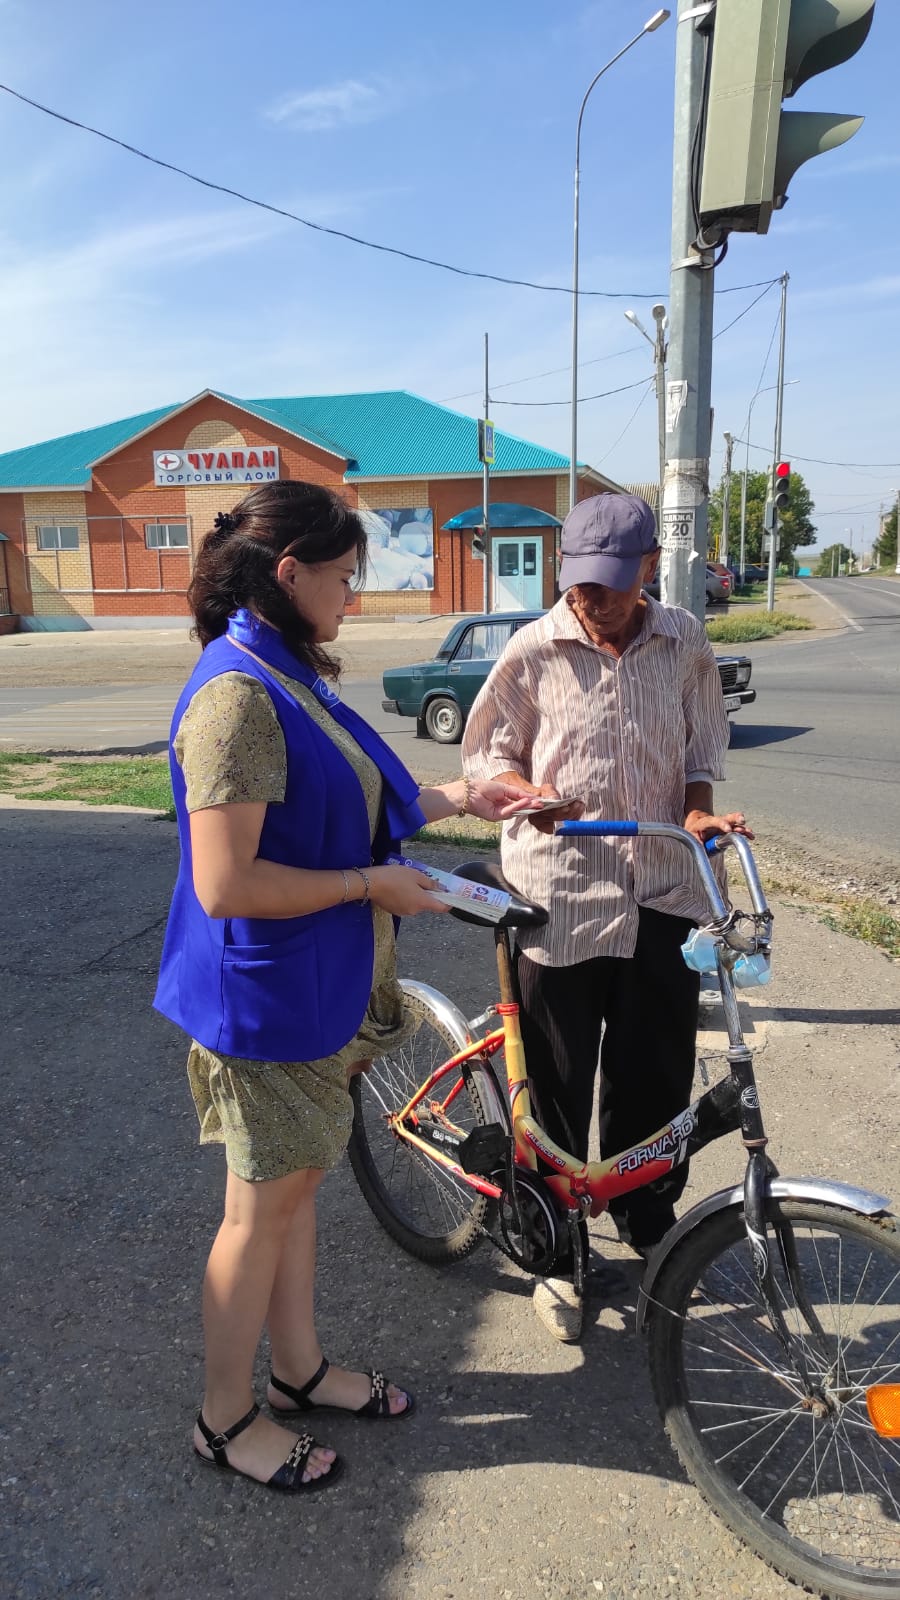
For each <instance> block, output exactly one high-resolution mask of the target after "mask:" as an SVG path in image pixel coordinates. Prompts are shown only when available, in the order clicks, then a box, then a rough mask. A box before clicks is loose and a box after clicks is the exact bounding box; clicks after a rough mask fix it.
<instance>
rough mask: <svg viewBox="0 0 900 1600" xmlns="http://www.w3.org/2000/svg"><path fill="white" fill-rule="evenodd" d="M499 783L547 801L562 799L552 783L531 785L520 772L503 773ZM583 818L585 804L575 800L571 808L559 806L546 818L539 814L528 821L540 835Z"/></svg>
mask: <svg viewBox="0 0 900 1600" xmlns="http://www.w3.org/2000/svg"><path fill="white" fill-rule="evenodd" d="M497 781H498V782H499V783H508V784H509V785H510V787H511V788H513V789H521V790H522V791H523V792H524V793H525V794H533V795H539V796H540V797H541V798H543V799H546V800H558V799H559V797H560V796H559V790H558V789H556V788H554V786H553V784H552V783H541V784H537V783H529V781H528V779H527V778H523V777H522V776H521V774H520V773H518V772H501V773H500V774H499V776H498V780H497ZM583 816H584V802H583V801H581V800H573V802H572V804H571V805H570V806H559V807H557V808H556V809H555V810H553V811H548V812H547V814H546V816H541V815H540V814H539V813H538V814H536V815H535V816H533V817H529V818H528V821H529V822H531V823H533V824H534V826H535V827H536V828H537V830H538V833H552V832H553V830H554V828H555V827H556V824H557V823H558V822H577V821H578V818H579V817H583Z"/></svg>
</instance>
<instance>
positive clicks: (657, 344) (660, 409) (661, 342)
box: [653, 305, 666, 541]
mask: <svg viewBox="0 0 900 1600" xmlns="http://www.w3.org/2000/svg"><path fill="white" fill-rule="evenodd" d="M653 320H654V322H655V323H656V338H655V340H654V342H653V359H654V363H655V366H656V432H657V438H658V440H659V506H658V507H657V512H656V532H657V536H658V538H659V539H660V541H662V503H663V491H664V489H665V486H666V335H665V326H666V308H665V306H661V305H660V306H654V307H653Z"/></svg>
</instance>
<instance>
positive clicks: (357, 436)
mask: <svg viewBox="0 0 900 1600" xmlns="http://www.w3.org/2000/svg"><path fill="white" fill-rule="evenodd" d="M495 452H496V453H495V462H494V466H493V467H492V469H491V470H492V499H494V498H496V500H498V501H502V502H505V503H512V504H513V505H518V506H523V507H532V508H534V509H535V510H536V511H538V512H540V513H543V514H545V515H544V517H543V518H541V519H539V518H535V519H534V520H535V524H537V523H538V522H539V521H543V522H544V523H545V524H549V525H544V526H535V527H534V528H531V527H529V526H528V519H527V516H526V517H525V519H524V523H523V522H522V520H521V518H517V524H518V525H517V526H516V528H515V530H514V531H513V532H509V531H505V530H498V531H497V532H496V533H494V534H493V545H494V548H493V549H492V550H491V552H490V558H491V563H492V571H493V573H494V575H495V577H496V578H497V580H498V587H497V589H496V593H497V597H498V604H499V603H500V601H501V600H504V601H505V603H507V604H508V603H513V604H515V603H521V604H523V605H525V604H533V603H535V597H536V603H537V604H547V603H549V602H550V601H551V600H552V597H553V585H554V577H555V570H556V540H557V537H558V530H557V528H556V527H555V525H554V519H556V518H558V517H561V516H562V515H564V514H565V510H566V508H567V506H568V465H569V464H568V460H567V458H566V457H565V456H561V455H559V454H557V453H556V452H555V451H553V450H546V449H544V448H543V447H542V446H540V445H535V444H529V443H528V442H527V441H525V440H522V439H517V438H514V437H513V436H511V435H509V434H505V433H501V432H499V431H498V432H497V434H496V442H495ZM274 477H282V478H293V479H306V480H307V481H311V482H315V483H321V484H324V485H327V486H328V487H329V488H332V489H335V490H337V491H338V492H339V493H341V494H343V495H344V496H345V497H346V498H347V499H348V500H349V501H350V503H351V504H352V505H354V506H355V507H357V508H358V509H359V510H360V511H362V512H363V513H365V514H366V521H367V524H368V526H369V528H370V548H371V549H372V553H373V563H372V566H373V573H372V577H371V580H370V586H369V587H368V588H367V590H366V592H364V593H363V594H362V595H361V596H360V598H359V601H358V602H357V604H358V607H359V609H360V610H361V611H362V613H363V614H376V615H377V614H381V615H389V616H394V615H397V614H400V613H405V612H422V613H429V612H433V613H445V612H454V611H467V610H469V611H479V610H480V609H481V605H482V586H483V571H484V568H483V563H482V561H481V560H480V559H477V558H476V557H475V556H474V555H473V550H472V534H471V532H465V531H461V530H460V531H453V532H445V531H443V529H444V524H445V523H446V522H448V521H449V520H450V518H452V517H455V516H457V515H458V514H459V513H460V512H463V511H465V510H467V509H469V508H470V507H472V506H473V505H476V504H478V503H480V500H481V465H480V462H479V459H478V433H477V424H476V423H475V422H474V421H473V420H472V418H471V417H466V416H462V415H460V414H459V413H458V412H455V411H450V410H448V409H447V408H446V407H444V406H438V405H434V404H432V403H431V402H430V401H426V400H422V399H419V398H418V397H417V396H415V395H412V394H408V393H406V392H405V391H403V390H396V391H388V392H385V393H379V394H355V395H354V394H351V395H325V396H318V397H300V398H293V399H290V398H289V399H276V400H240V399H237V398H235V397H234V396H231V395H224V394H218V393H214V392H212V391H210V390H207V391H205V392H204V393H203V394H199V395H197V396H196V397H195V398H194V399H192V400H189V401H187V402H186V403H184V404H180V405H175V406H167V407H163V408H161V409H160V410H157V411H149V412H145V413H143V414H142V415H140V416H135V417H126V418H124V419H122V420H121V421H119V422H112V423H108V424H106V425H105V426H103V427H99V428H88V429H86V430H84V431H83V432H80V433H75V434H68V435H66V436H65V437H64V438H61V439H51V440H49V441H47V442H46V443H43V444H37V445H30V446H27V447H25V448H23V449H19V450H12V451H9V452H7V453H6V454H5V455H0V610H2V608H3V601H4V598H5V600H6V626H7V627H9V626H15V625H21V626H22V627H23V628H35V627H37V628H66V627H94V628H98V627H99V628H102V627H123V626H124V627H129V626H136V627H140V626H164V625H166V624H167V623H169V624H171V623H172V622H174V621H181V620H182V619H183V618H185V617H186V616H187V614H188V608H187V600H186V590H187V585H188V580H189V575H190V569H191V560H192V554H193V552H194V550H195V549H196V548H197V545H198V543H199V541H200V540H202V538H203V536H204V534H205V533H206V532H207V531H208V530H209V528H210V527H211V526H212V521H213V517H214V515H215V513H216V512H217V511H224V510H229V509H230V508H231V507H232V506H233V505H235V504H236V503H237V501H238V500H239V499H241V497H242V496H243V495H244V494H246V493H247V492H248V490H249V488H250V487H252V486H253V485H254V484H255V483H258V482H261V481H266V480H267V479H271V478H274ZM617 488H618V485H616V484H614V483H612V482H611V481H610V480H609V479H608V478H604V477H602V476H601V475H600V474H599V473H596V472H594V471H592V470H591V469H590V468H588V467H585V468H583V469H582V472H581V474H580V489H581V493H582V494H583V495H587V494H598V493H601V492H603V491H606V490H613V491H614V490H616V489H617ZM547 514H549V515H547ZM4 565H5V573H4ZM519 574H521V576H517V575H519ZM516 582H519V584H520V590H519V591H516ZM504 584H505V585H506V587H505V588H504V587H503V585H504ZM510 585H512V587H510ZM521 585H525V587H524V588H522V587H521ZM4 591H5V595H4ZM517 592H519V593H520V596H521V598H520V602H517V601H516V600H515V598H512V599H511V597H512V596H514V595H515V593H517ZM11 619H18V621H17V622H14V621H12V620H11ZM3 620H4V619H3V618H0V625H2V623H3Z"/></svg>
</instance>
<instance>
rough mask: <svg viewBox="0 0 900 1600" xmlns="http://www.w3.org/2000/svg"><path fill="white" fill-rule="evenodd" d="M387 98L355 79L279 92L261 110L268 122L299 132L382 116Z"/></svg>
mask: <svg viewBox="0 0 900 1600" xmlns="http://www.w3.org/2000/svg"><path fill="white" fill-rule="evenodd" d="M387 109H388V107H387V101H386V98H385V96H384V94H383V92H382V91H381V90H380V89H376V88H373V86H372V85H371V84H370V83H361V82H360V81H359V79H358V78H345V79H344V81H343V83H333V84H330V85H323V86H322V87H321V88H319V89H303V90H300V91H298V92H296V93H293V94H286V95H282V97H281V98H280V99H279V100H276V101H275V102H274V104H273V105H271V106H268V107H267V108H266V110H265V112H264V115H265V117H266V118H267V120H268V121H269V122H277V123H280V124H281V125H283V126H284V127H286V128H290V129H292V130H294V131H296V132H298V133H321V132H327V131H328V130H329V129H331V128H343V127H349V126H352V125H353V124H355V123H360V122H374V121H375V119H376V118H377V117H381V116H384V114H385V112H386V111H387Z"/></svg>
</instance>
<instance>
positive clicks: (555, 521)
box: [443, 500, 562, 533]
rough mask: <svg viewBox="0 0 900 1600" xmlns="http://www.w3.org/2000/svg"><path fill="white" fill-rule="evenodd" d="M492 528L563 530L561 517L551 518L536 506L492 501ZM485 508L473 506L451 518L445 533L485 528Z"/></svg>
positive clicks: (444, 525)
mask: <svg viewBox="0 0 900 1600" xmlns="http://www.w3.org/2000/svg"><path fill="white" fill-rule="evenodd" d="M490 518H491V528H492V529H493V528H561V527H562V523H561V522H560V520H559V517H551V515H550V513H549V511H538V510H537V508H536V507H535V506H519V505H513V504H511V503H509V502H507V501H504V500H499V501H493V500H492V501H491V504H490ZM483 527H484V507H483V506H472V507H471V508H470V509H469V510H468V511H461V512H460V513H459V516H458V517H451V518H450V521H449V522H445V523H444V524H443V528H444V531H445V532H450V533H452V532H453V531H454V530H455V529H457V528H483Z"/></svg>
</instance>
